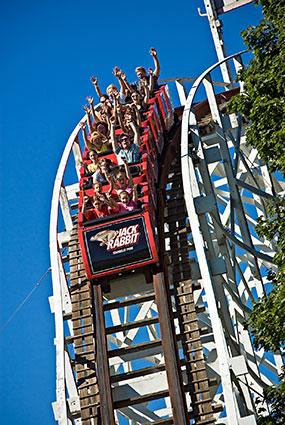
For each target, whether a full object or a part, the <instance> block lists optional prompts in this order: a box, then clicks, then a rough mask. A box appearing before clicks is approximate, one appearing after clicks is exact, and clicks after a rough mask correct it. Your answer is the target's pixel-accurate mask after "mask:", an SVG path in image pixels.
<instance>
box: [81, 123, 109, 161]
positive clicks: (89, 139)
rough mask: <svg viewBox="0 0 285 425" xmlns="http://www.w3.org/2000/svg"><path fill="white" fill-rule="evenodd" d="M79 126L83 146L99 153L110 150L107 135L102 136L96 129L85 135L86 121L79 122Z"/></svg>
mask: <svg viewBox="0 0 285 425" xmlns="http://www.w3.org/2000/svg"><path fill="white" fill-rule="evenodd" d="M80 126H81V129H82V134H83V140H84V143H85V146H86V147H87V149H88V150H89V151H91V150H93V151H95V152H96V153H97V154H99V153H103V152H107V151H109V150H110V147H111V145H110V142H109V139H108V137H107V136H104V134H102V133H99V132H98V131H93V132H92V133H91V134H90V135H89V136H87V133H86V123H81V124H80Z"/></svg>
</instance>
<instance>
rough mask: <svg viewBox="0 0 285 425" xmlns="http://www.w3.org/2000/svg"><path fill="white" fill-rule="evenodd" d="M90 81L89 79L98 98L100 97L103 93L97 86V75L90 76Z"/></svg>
mask: <svg viewBox="0 0 285 425" xmlns="http://www.w3.org/2000/svg"><path fill="white" fill-rule="evenodd" d="M90 81H91V83H92V84H93V86H94V88H95V91H96V93H97V96H98V97H99V99H100V97H102V96H103V93H102V91H101V90H100V87H99V85H98V78H97V77H93V76H92V77H91V78H90Z"/></svg>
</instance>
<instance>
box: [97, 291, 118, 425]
mask: <svg viewBox="0 0 285 425" xmlns="http://www.w3.org/2000/svg"><path fill="white" fill-rule="evenodd" d="M93 308H94V318H95V323H94V329H95V334H96V365H97V377H98V386H99V394H100V411H101V420H102V425H115V419H114V408H113V400H112V390H111V383H110V373H109V363H108V353H107V340H106V334H105V319H104V312H103V299H102V288H101V285H99V284H96V285H93Z"/></svg>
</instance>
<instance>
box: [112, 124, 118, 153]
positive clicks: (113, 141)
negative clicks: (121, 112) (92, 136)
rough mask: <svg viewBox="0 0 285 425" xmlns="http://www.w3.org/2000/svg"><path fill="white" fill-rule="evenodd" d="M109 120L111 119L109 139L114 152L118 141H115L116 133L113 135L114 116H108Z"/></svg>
mask: <svg viewBox="0 0 285 425" xmlns="http://www.w3.org/2000/svg"><path fill="white" fill-rule="evenodd" d="M110 121H111V129H110V140H111V143H112V149H113V152H114V153H116V150H117V147H118V143H117V142H116V135H115V117H114V116H112V117H111V118H110Z"/></svg>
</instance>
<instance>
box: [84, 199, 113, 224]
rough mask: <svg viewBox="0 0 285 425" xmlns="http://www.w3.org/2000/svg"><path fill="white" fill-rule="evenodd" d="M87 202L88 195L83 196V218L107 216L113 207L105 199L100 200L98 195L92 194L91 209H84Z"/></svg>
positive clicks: (93, 218) (91, 218)
mask: <svg viewBox="0 0 285 425" xmlns="http://www.w3.org/2000/svg"><path fill="white" fill-rule="evenodd" d="M88 202H89V197H88V196H84V199H83V203H82V210H81V212H82V214H83V217H84V220H87V221H89V220H95V219H96V218H102V217H107V216H109V215H110V214H111V213H113V209H112V207H111V206H110V205H108V204H107V202H106V201H102V200H101V199H100V198H99V197H98V196H94V198H93V201H92V206H93V208H92V209H89V210H86V207H87V204H88Z"/></svg>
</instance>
